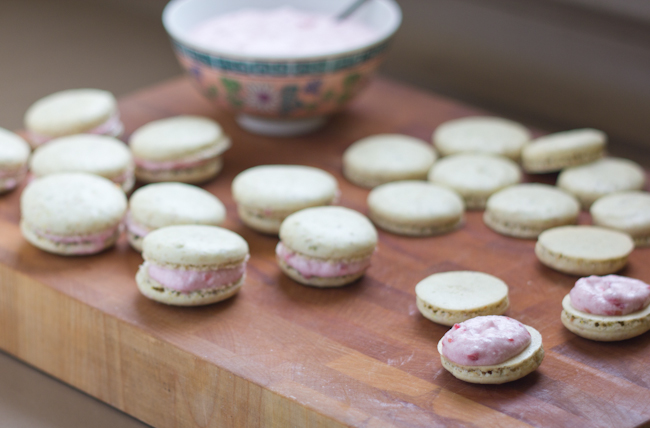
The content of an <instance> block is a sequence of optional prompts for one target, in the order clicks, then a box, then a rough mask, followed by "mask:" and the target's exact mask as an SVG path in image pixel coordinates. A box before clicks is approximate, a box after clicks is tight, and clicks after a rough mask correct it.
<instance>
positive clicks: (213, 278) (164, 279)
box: [147, 260, 246, 293]
mask: <svg viewBox="0 0 650 428" xmlns="http://www.w3.org/2000/svg"><path fill="white" fill-rule="evenodd" d="M147 264H148V266H149V267H148V272H149V276H150V277H151V278H152V279H154V280H156V281H157V282H158V283H159V284H160V285H162V286H163V287H165V288H171V289H172V290H176V291H180V292H181V293H190V292H192V291H196V290H203V289H211V288H221V287H226V286H228V285H231V284H234V283H235V282H237V281H239V279H241V277H242V276H243V275H244V272H245V271H246V261H245V260H244V261H243V262H242V263H240V264H238V265H236V266H234V267H231V268H227V269H218V270H193V269H188V270H183V269H170V268H166V267H163V266H159V265H156V264H153V263H149V262H147Z"/></svg>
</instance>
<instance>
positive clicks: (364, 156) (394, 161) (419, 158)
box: [343, 134, 437, 180]
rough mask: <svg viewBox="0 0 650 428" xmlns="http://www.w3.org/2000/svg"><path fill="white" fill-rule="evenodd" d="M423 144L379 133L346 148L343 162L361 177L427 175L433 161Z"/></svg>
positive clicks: (429, 148) (415, 140) (404, 137)
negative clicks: (364, 175) (365, 175)
mask: <svg viewBox="0 0 650 428" xmlns="http://www.w3.org/2000/svg"><path fill="white" fill-rule="evenodd" d="M436 157H437V156H436V153H435V151H434V149H433V147H431V145H429V144H427V143H426V142H424V141H422V140H420V139H418V138H414V137H409V136H408V135H401V134H379V135H372V136H370V137H366V138H363V139H361V140H359V141H357V142H356V143H354V144H352V145H351V146H350V147H348V148H347V150H346V151H345V153H344V154H343V163H344V164H346V165H347V167H348V168H350V169H354V170H356V171H358V173H361V174H368V175H371V176H385V177H387V179H388V180H391V179H392V180H399V179H403V178H408V177H403V176H404V174H407V175H412V174H415V173H417V174H421V175H422V176H423V177H424V176H426V174H427V172H428V171H429V168H431V165H433V162H434V161H435V160H436Z"/></svg>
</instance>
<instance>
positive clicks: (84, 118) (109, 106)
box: [25, 89, 117, 137]
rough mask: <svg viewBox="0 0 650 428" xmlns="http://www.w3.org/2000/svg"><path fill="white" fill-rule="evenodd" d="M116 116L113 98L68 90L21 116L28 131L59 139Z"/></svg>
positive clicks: (101, 93)
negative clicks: (23, 116) (23, 117)
mask: <svg viewBox="0 0 650 428" xmlns="http://www.w3.org/2000/svg"><path fill="white" fill-rule="evenodd" d="M116 112H117V101H116V100H115V97H114V96H113V94H111V93H110V92H108V91H103V90H100V89H70V90H67V91H61V92H56V93H54V94H51V95H48V96H46V97H44V98H41V99H40V100H38V101H36V102H35V103H34V104H32V106H31V107H29V109H28V110H27V113H25V126H26V128H27V129H28V130H30V131H33V132H36V133H39V134H43V135H47V136H50V137H59V136H63V135H69V134H76V133H80V132H85V131H89V130H91V129H93V128H95V127H97V126H99V125H101V124H102V123H104V122H106V121H107V120H108V119H109V118H110V117H111V116H113V115H114V114H116Z"/></svg>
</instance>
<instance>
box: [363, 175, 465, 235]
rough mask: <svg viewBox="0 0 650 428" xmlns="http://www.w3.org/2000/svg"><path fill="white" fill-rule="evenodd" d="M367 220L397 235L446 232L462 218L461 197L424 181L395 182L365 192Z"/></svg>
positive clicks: (463, 208) (463, 209)
mask: <svg viewBox="0 0 650 428" xmlns="http://www.w3.org/2000/svg"><path fill="white" fill-rule="evenodd" d="M368 209H369V216H370V219H371V220H372V221H373V222H374V223H375V224H376V225H377V226H378V227H380V228H381V229H384V230H387V231H389V232H392V233H396V234H399V235H408V236H429V235H435V234H440V233H445V232H449V231H451V230H454V229H455V228H457V227H458V226H459V225H460V224H461V223H462V221H463V213H464V212H465V206H464V204H463V199H462V198H461V197H460V196H459V195H458V194H457V193H456V192H454V191H453V190H451V189H449V188H447V187H444V186H439V185H437V184H433V183H428V182H426V181H415V180H405V181H395V182H392V183H386V184H382V185H380V186H377V187H375V188H374V189H372V191H370V193H369V194H368Z"/></svg>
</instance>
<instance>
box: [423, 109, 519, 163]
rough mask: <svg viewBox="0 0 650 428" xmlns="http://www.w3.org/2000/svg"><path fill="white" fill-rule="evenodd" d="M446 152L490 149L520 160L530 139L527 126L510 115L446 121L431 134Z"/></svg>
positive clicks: (440, 149)
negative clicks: (523, 149) (510, 117)
mask: <svg viewBox="0 0 650 428" xmlns="http://www.w3.org/2000/svg"><path fill="white" fill-rule="evenodd" d="M432 139H433V144H434V146H435V147H436V149H438V150H439V151H440V153H441V154H442V155H443V156H449V155H453V154H458V153H488V154H494V155H500V156H506V157H508V158H510V159H514V160H518V159H519V156H520V153H521V150H522V148H523V147H524V146H525V145H526V144H528V143H529V142H530V139H531V134H530V131H528V129H526V127H524V126H523V125H521V124H519V123H517V122H514V121H512V120H508V119H502V118H500V117H489V116H472V117H464V118H460V119H454V120H450V121H447V122H444V123H443V124H441V125H440V126H438V127H437V128H436V130H435V131H434V133H433V136H432Z"/></svg>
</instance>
